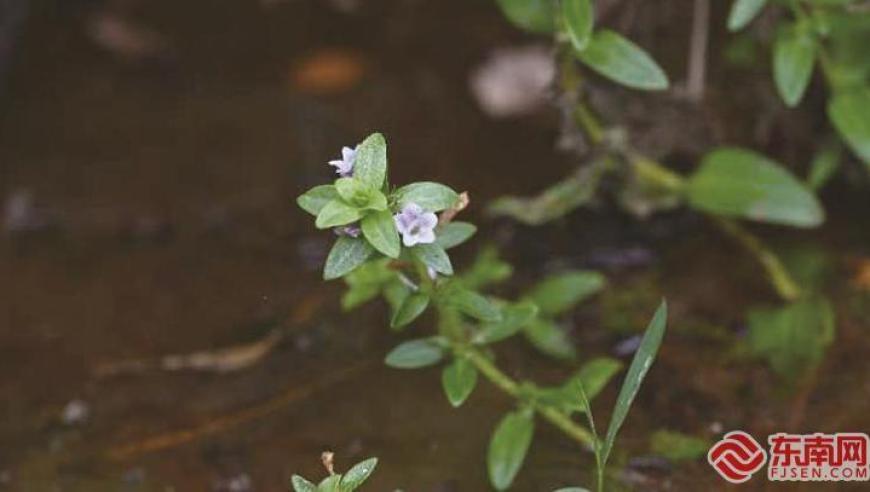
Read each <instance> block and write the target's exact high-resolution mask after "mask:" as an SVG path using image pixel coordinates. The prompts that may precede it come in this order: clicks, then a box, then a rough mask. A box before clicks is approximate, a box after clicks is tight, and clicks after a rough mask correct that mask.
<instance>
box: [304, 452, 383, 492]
mask: <svg viewBox="0 0 870 492" xmlns="http://www.w3.org/2000/svg"><path fill="white" fill-rule="evenodd" d="M377 466H378V459H377V458H369V459H367V460H365V461H361V462H359V463H357V464H356V465H354V466H353V467H352V468H351V469H350V470H348V471H347V473H344V474H335V475H330V476H328V477H326V478H325V479H323V480H322V481H321V482H320V483H319V484H317V485H314V484H313V483H311V482H309V481H308V480H306V479H305V478H303V477H301V476H299V475H293V476H292V477H291V479H290V483H291V485H292V486H293V490H294V491H295V492H353V491H355V490H357V489H358V488H359V487H360V485H362V484H363V482H365V481H366V480H368V478H369V477H370V476H371V474H372V472H374V471H375V467H377Z"/></svg>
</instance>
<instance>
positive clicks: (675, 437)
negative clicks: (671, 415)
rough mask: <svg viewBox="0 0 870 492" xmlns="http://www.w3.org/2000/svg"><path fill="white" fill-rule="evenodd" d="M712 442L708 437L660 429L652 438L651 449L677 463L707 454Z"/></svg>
mask: <svg viewBox="0 0 870 492" xmlns="http://www.w3.org/2000/svg"><path fill="white" fill-rule="evenodd" d="M712 444H713V443H711V442H710V441H709V440H707V439H701V438H700V437H695V436H690V435H688V434H683V433H681V432H674V431H669V430H658V431H656V432H655V433H653V435H652V437H651V438H650V450H651V451H652V452H653V453H655V454H657V455H659V456H664V457H665V458H667V459H669V460H670V461H672V462H675V463H676V462H680V461H690V460H696V459H698V458H701V457H702V456H705V455H706V454H707V450H708V449H710V446H711V445H712Z"/></svg>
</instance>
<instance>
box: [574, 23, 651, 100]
mask: <svg viewBox="0 0 870 492" xmlns="http://www.w3.org/2000/svg"><path fill="white" fill-rule="evenodd" d="M577 57H578V58H579V59H580V61H582V62H583V63H585V64H586V65H588V66H589V68H591V69H593V70H595V71H596V72H598V73H599V74H601V75H603V76H605V77H607V78H609V79H610V80H613V81H614V82H617V83H620V84H622V85H625V86H627V87H632V88H634V89H641V90H649V91H655V90H663V89H667V88H668V77H667V76H666V75H665V73H664V72H663V71H662V69H661V68H660V67H659V66H658V64H656V62H655V60H653V59H652V57H650V56H649V55H648V54H647V53H646V51H644V50H643V49H641V48H640V47H639V46H637V45H636V44H634V43H632V42H631V41H629V40H627V39H625V38H624V37H622V36H621V35H619V34H617V33H615V32H613V31H608V30H604V29H602V30H600V31H597V32H596V33H595V34H593V35H592V38H591V39H590V40H589V43H588V44H587V45H586V49H585V50H583V51H582V52H580V53H577Z"/></svg>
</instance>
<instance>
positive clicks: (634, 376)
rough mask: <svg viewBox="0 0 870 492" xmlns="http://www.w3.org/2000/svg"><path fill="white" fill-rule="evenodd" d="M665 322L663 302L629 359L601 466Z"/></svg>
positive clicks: (665, 307)
mask: <svg viewBox="0 0 870 492" xmlns="http://www.w3.org/2000/svg"><path fill="white" fill-rule="evenodd" d="M667 321H668V305H667V303H666V302H665V301H662V303H661V305H660V306H659V308H658V309H657V310H656V312H655V314H654V315H653V318H652V320H651V321H650V322H649V325H648V326H647V328H646V332H645V333H644V334H643V339H642V340H641V342H640V347H639V348H638V349H637V352H636V353H635V354H634V359H632V361H631V366H629V368H628V374H626V376H625V381H623V383H622V388H621V389H620V390H619V396H618V397H617V398H616V406H615V407H614V408H613V414H612V415H611V416H610V424H609V425H608V426H607V436H606V437H605V438H604V441H603V442H602V444H601V457H602V458H601V463H602V466H604V464H605V463H607V459H608V458H609V457H610V451H611V450H612V449H613V442H614V441H615V440H616V434H618V433H619V429H620V428H622V424H623V423H624V422H625V417H626V416H627V415H628V410H629V409H630V408H631V404H632V403H633V402H634V397H635V396H637V392H638V391H639V390H640V385H641V384H642V383H643V380H644V378H645V377H646V374H647V371H649V368H650V367H652V364H653V361H654V360H655V358H656V354H657V353H658V351H659V346H660V345H661V343H662V338H663V337H664V335H665V327H666V326H667Z"/></svg>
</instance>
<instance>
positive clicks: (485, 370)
mask: <svg viewBox="0 0 870 492" xmlns="http://www.w3.org/2000/svg"><path fill="white" fill-rule="evenodd" d="M460 350H462V353H463V354H464V355H465V356H466V357H467V358H468V360H469V361H470V362H471V363H472V364H474V367H476V368H477V370H478V371H480V373H481V374H483V376H484V377H485V378H486V379H488V380H489V381H490V382H491V383H492V384H494V385H495V386H496V387H498V388H499V389H500V390H502V391H504V392H505V393H507V394H509V395H510V396H513V397H514V398H518V399H520V398H522V394H521V393H520V385H519V383H517V382H516V381H514V380H513V379H511V377H510V376H508V375H507V374H505V373H504V372H502V371H501V369H499V368H498V367H496V365H495V364H493V363H492V361H490V360H489V359H488V358H487V357H486V356H485V355H483V354H482V353H481V352H480V350H478V349H476V348H473V347H467V348H464V349H460ZM532 407H533V408H534V409H535V411H536V412H537V413H538V414H540V415H541V417H543V418H544V420H547V421H548V422H550V423H551V424H553V425H554V426H556V427H558V428H559V430H561V431H562V432H563V433H564V434H566V435H567V436H568V437H570V438H571V439H573V440H575V441H577V442H578V443H580V444H582V445H584V446H587V447H591V446H594V443H595V438H594V437H593V436H592V433H590V432H589V431H588V430H586V429H585V428H584V427H582V426H581V425H579V424H577V423H576V422H574V421H573V420H571V417H570V416H569V415H567V414H566V413H564V412H562V411H561V410H558V409H556V408H554V407H551V406H549V405H545V404H543V403H540V402H532Z"/></svg>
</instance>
